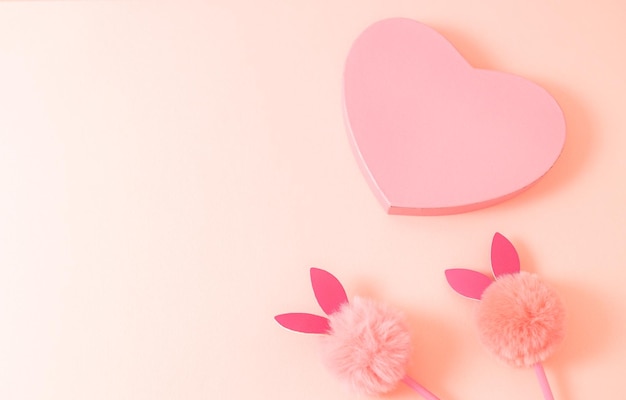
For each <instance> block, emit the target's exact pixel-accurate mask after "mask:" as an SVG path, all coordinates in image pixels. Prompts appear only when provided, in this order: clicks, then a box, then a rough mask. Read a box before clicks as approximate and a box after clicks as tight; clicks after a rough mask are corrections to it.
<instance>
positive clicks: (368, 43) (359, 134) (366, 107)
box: [344, 18, 565, 215]
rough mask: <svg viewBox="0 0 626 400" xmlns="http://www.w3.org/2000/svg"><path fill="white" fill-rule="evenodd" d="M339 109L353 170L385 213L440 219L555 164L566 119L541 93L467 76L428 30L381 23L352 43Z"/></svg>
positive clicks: (466, 68)
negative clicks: (356, 169)
mask: <svg viewBox="0 0 626 400" xmlns="http://www.w3.org/2000/svg"><path fill="white" fill-rule="evenodd" d="M344 105H345V109H346V119H347V125H348V131H349V136H350V140H351V143H352V144H353V146H354V153H355V156H356V158H357V162H358V163H359V164H360V165H361V168H362V170H363V171H364V175H365V177H366V178H367V179H368V181H369V183H370V187H371V188H372V190H373V191H374V193H375V195H376V196H377V198H378V199H379V200H380V202H381V203H382V205H383V207H384V208H385V210H387V212H389V213H390V214H403V215H447V214H456V213H460V212H467V211H472V210H475V209H479V208H482V207H486V206H489V205H492V204H495V203H497V202H499V201H502V200H505V199H508V198H511V197H512V196H513V195H515V194H517V193H519V192H521V191H522V190H524V189H527V188H528V187H529V186H530V185H531V184H533V183H534V182H535V181H536V180H537V179H539V178H541V177H542V176H543V175H544V174H545V173H546V172H548V170H549V169H550V168H551V167H552V165H554V162H555V161H556V160H557V158H558V156H559V154H561V150H562V149H563V145H564V142H565V120H564V118H563V112H562V111H561V109H560V108H559V105H558V104H557V103H556V101H555V100H554V98H553V97H552V96H550V94H549V93H548V92H546V91H545V90H544V89H543V88H541V87H539V86H537V85H536V84H534V83H532V82H530V81H528V80H526V79H523V78H521V77H519V76H516V75H511V74H506V73H503V72H500V71H490V70H485V69H475V68H473V67H472V66H471V65H470V64H469V63H468V62H467V60H465V59H464V58H463V56H461V55H460V54H459V53H458V52H457V50H456V49H455V48H454V46H452V44H451V43H450V42H449V41H447V40H446V39H445V38H444V37H443V36H442V35H440V34H439V33H438V32H437V31H435V30H434V29H432V28H431V27H429V26H426V25H424V24H422V23H420V22H418V21H415V20H411V19H408V18H388V19H384V20H381V21H377V22H375V23H374V24H372V25H371V26H369V27H367V28H366V29H365V30H364V31H363V32H362V33H361V34H360V35H359V36H358V37H357V38H356V39H355V41H354V44H353V45H352V47H351V48H350V51H349V53H348V56H347V60H346V67H345V70H344Z"/></svg>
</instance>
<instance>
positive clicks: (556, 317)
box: [446, 233, 565, 400]
mask: <svg viewBox="0 0 626 400" xmlns="http://www.w3.org/2000/svg"><path fill="white" fill-rule="evenodd" d="M491 269H492V272H493V275H494V277H495V278H496V280H495V281H493V280H491V279H490V278H488V277H487V276H486V275H483V274H481V273H480V272H477V271H472V270H469V269H462V268H457V269H448V270H446V279H447V280H448V283H449V284H450V286H452V288H453V289H454V290H455V291H456V292H457V293H459V294H461V295H463V296H465V297H469V298H471V299H475V300H480V304H479V306H478V310H477V314H476V317H477V319H476V324H477V327H478V334H479V337H480V339H481V341H482V342H483V344H484V345H485V347H487V349H488V350H490V351H491V352H492V353H493V354H495V355H496V356H497V357H498V358H499V359H500V360H502V361H504V362H505V363H507V364H509V365H511V366H515V367H533V368H534V369H535V373H536V374H537V379H538V380H539V385H540V386H541V390H542V392H543V395H544V398H545V399H546V400H552V399H554V397H553V395H552V390H551V389H550V385H549V383H548V380H547V378H546V374H545V371H544V369H543V366H542V364H541V363H542V362H543V361H545V360H546V359H547V358H548V356H550V355H551V354H552V353H553V352H554V350H555V349H556V347H557V346H558V345H559V344H560V343H561V341H562V340H563V338H564V336H565V308H564V306H563V303H562V302H561V300H560V299H559V297H558V295H557V294H556V293H555V292H554V291H553V290H552V289H551V288H550V287H548V286H547V285H546V284H545V283H543V282H542V281H541V279H540V278H539V277H538V276H537V275H535V274H530V273H528V272H524V271H520V261H519V256H518V254H517V251H516V250H515V247H514V246H513V244H511V242H509V241H508V239H507V238H505V237H504V236H502V235H501V234H499V233H496V234H495V235H494V237H493V242H492V244H491Z"/></svg>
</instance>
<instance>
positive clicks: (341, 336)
mask: <svg viewBox="0 0 626 400" xmlns="http://www.w3.org/2000/svg"><path fill="white" fill-rule="evenodd" d="M329 320H330V332H329V333H330V334H329V335H327V336H326V337H324V338H322V357H323V361H324V364H326V366H327V367H328V368H329V369H330V370H331V371H332V372H334V373H335V374H336V375H337V376H338V377H339V379H340V380H341V381H343V382H344V383H346V384H347V385H348V387H349V388H350V389H351V390H353V391H355V392H357V393H362V394H366V395H377V394H382V393H386V392H389V391H390V390H392V389H393V388H394V387H395V386H396V385H397V383H398V382H399V381H400V380H401V379H402V378H404V376H405V374H406V365H407V363H408V360H409V356H410V352H411V338H410V334H409V331H408V328H407V326H406V324H405V322H404V318H403V316H402V315H401V314H400V313H399V312H397V311H395V310H392V309H390V308H388V307H387V306H385V305H382V304H379V303H377V302H374V301H372V300H369V299H364V298H359V297H356V298H354V300H353V301H352V302H351V303H345V304H344V305H343V306H342V308H341V309H340V310H339V311H337V312H335V313H333V314H331V315H330V316H329Z"/></svg>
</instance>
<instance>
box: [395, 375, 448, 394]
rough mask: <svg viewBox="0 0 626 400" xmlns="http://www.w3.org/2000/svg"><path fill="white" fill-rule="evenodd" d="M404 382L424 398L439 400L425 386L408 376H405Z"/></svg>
mask: <svg viewBox="0 0 626 400" xmlns="http://www.w3.org/2000/svg"><path fill="white" fill-rule="evenodd" d="M402 382H404V383H405V384H406V385H407V386H408V387H410V388H411V389H413V390H415V391H416V392H417V393H419V394H420V395H421V396H422V397H423V398H425V399H427V400H439V398H438V397H437V396H435V395H434V394H432V393H431V392H429V391H428V389H426V388H425V387H424V386H422V385H420V384H419V383H417V382H416V381H415V379H413V378H411V377H410V376H408V375H405V376H404V378H402Z"/></svg>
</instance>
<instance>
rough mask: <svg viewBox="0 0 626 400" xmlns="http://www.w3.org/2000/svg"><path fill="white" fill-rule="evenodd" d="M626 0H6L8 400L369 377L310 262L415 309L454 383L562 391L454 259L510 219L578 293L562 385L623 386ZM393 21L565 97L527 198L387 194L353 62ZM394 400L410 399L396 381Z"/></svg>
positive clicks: (0, 111) (484, 389)
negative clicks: (350, 354)
mask: <svg viewBox="0 0 626 400" xmlns="http://www.w3.org/2000/svg"><path fill="white" fill-rule="evenodd" d="M625 14H626V6H624V3H623V2H622V1H618V0H599V1H596V2H588V1H582V0H574V1H556V0H550V1H545V0H541V1H539V0H531V1H528V0H525V1H521V0H512V1H506V2H503V1H500V0H479V1H473V2H468V1H464V0H450V1H445V2H443V1H440V2H433V1H425V0H410V1H409V0H391V1H385V2H376V1H369V0H367V1H353V0H347V1H342V2H336V1H315V2H313V1H299V2H286V1H278V0H270V1H264V2H257V1H243V0H229V1H226V0H211V1H177V2H174V1H167V2H165V1H150V2H143V1H128V2H126V1H111V2H109V1H98V2H54V1H49V2H2V3H0V187H1V188H2V196H0V271H1V274H0V323H1V324H2V329H0V354H1V355H2V363H0V398H2V399H52V400H57V399H59V400H60V399H63V400H65V399H133V400H140V399H150V400H160V399H163V400H165V399H168V400H169V399H207V398H210V399H285V400H286V399H290V400H291V399H294V398H297V399H303V400H306V399H320V398H324V399H328V400H335V399H337V400H339V399H342V400H343V399H347V398H351V397H350V395H348V394H347V393H346V392H345V390H343V388H342V387H341V386H340V385H339V384H338V383H337V382H336V381H335V379H334V377H333V376H331V375H330V374H329V373H328V372H327V371H326V370H325V369H324V367H323V366H322V365H321V363H318V362H313V360H315V358H316V357H318V354H317V346H316V345H315V343H311V340H310V339H311V337H309V336H307V335H295V334H293V333H291V332H288V331H286V330H285V329H282V328H281V327H280V326H279V325H278V324H277V323H276V321H274V319H273V316H274V315H276V314H279V313H281V312H285V311H289V310H297V311H299V312H310V313H318V312H319V307H318V306H317V304H315V301H313V299H312V296H311V287H310V282H309V279H308V276H307V271H308V269H309V268H310V267H319V268H323V269H327V270H330V271H333V273H334V274H336V275H337V276H341V277H342V279H341V282H342V284H343V285H344V287H345V289H346V291H348V292H349V293H351V294H354V295H360V296H368V297H373V298H376V299H379V300H384V301H385V302H386V303H389V304H390V305H392V306H394V307H397V308H399V309H402V310H405V311H406V312H407V314H408V315H407V316H408V319H409V321H411V324H412V325H411V333H412V339H413V343H414V346H415V348H414V351H413V354H412V357H411V359H412V364H411V365H410V367H409V372H410V374H411V376H419V378H420V382H422V383H423V384H424V385H427V386H428V388H429V389H430V390H432V392H433V393H437V395H438V396H439V397H440V398H441V399H444V400H445V399H459V400H461V399H463V400H465V399H467V400H478V399H480V400H484V399H504V398H506V399H512V400H522V399H524V400H528V399H540V398H541V391H540V389H539V387H538V385H537V381H536V377H535V375H534V373H533V371H529V370H523V369H520V370H516V369H512V368H509V367H507V366H504V365H502V364H500V363H499V362H498V361H496V360H494V359H493V358H492V357H491V356H490V355H489V353H488V352H487V351H486V350H485V349H483V348H481V347H480V346H479V345H478V340H477V337H476V335H475V333H474V330H473V329H472V327H473V313H474V308H473V306H472V305H473V303H474V302H470V301H466V300H465V299H463V298H460V297H459V296H458V295H457V294H456V293H454V291H453V290H452V289H450V288H449V287H448V284H447V282H446V280H445V276H444V273H443V271H444V270H445V269H447V268H454V267H464V268H471V269H482V268H483V266H488V265H489V253H488V245H487V249H486V245H485V243H489V240H490V239H491V238H492V236H493V234H494V232H501V233H502V234H504V235H505V236H506V237H507V238H508V239H510V240H511V242H513V243H515V247H516V248H517V251H518V253H519V256H520V262H521V265H522V269H523V270H525V271H529V272H534V273H538V274H540V275H541V277H542V279H544V280H545V281H546V282H547V283H549V284H550V285H551V286H553V287H554V288H555V289H556V290H557V291H558V292H559V294H560V295H561V296H562V298H563V300H564V303H565V306H566V308H567V311H568V319H567V336H566V338H565V341H564V342H563V344H562V346H561V348H560V349H558V350H557V351H556V353H555V354H554V355H553V356H552V357H551V358H550V359H549V360H548V361H547V362H546V363H545V365H544V367H545V371H546V374H547V377H548V379H549V381H550V384H551V385H552V389H553V392H554V396H555V398H556V399H568V400H578V399H593V398H604V399H614V398H620V396H621V393H622V392H623V388H622V386H623V385H622V382H621V379H622V375H623V366H624V360H626V340H625V339H624V338H625V337H626V297H625V296H624V292H623V288H624V287H626V273H625V272H624V271H625V269H624V265H625V263H626V246H624V237H626V211H625V209H624V204H626V187H625V185H624V182H626V161H625V160H626V157H624V150H625V149H626V135H624V132H626V114H625V113H624V104H625V103H626V101H625V100H626V97H625V93H626V75H625V74H624V71H625V70H626V54H625V53H624V52H623V51H622V48H623V47H624V43H623V42H624V38H625V37H626V26H625V25H624V23H623V21H624V15H625ZM388 17H407V18H412V19H416V20H419V21H422V22H424V23H426V24H428V25H429V26H432V27H433V28H435V29H436V30H437V31H439V32H441V33H442V35H444V37H446V39H448V40H449V41H450V42H451V43H452V44H453V45H454V46H455V48H457V49H458V50H459V52H460V53H461V54H462V55H463V56H464V57H465V58H466V59H467V60H468V62H469V63H470V64H471V65H473V66H474V67H476V68H484V69H494V70H499V71H506V72H509V73H513V74H516V75H519V76H521V77H524V78H527V79H529V80H531V81H533V82H536V83H538V84H539V85H540V86H542V87H544V88H545V89H546V90H547V91H548V92H550V93H551V94H552V95H553V96H554V97H555V99H556V100H557V102H558V103H559V105H560V106H561V108H562V110H563V113H564V115H565V120H566V124H567V133H568V137H567V140H566V143H565V148H564V150H563V153H562V154H561V157H560V158H559V159H558V161H557V162H556V164H555V165H554V167H553V168H552V169H551V170H550V171H549V172H548V173H547V174H546V175H545V176H544V177H543V178H542V179H540V180H539V181H538V182H537V183H536V184H535V185H534V186H533V187H531V188H530V189H529V190H527V191H525V192H523V193H521V194H520V195H518V196H516V197H514V198H512V199H510V200H508V201H506V202H503V203H500V204H498V205H495V206H493V207H489V208H485V209H481V210H478V211H474V212H470V213H466V214H459V215H450V216H442V217H407V216H390V215H387V214H386V213H385V212H384V210H382V209H381V207H380V205H379V204H378V202H377V201H376V199H375V198H374V196H372V193H371V191H370V189H369V188H368V186H367V184H366V182H365V180H364V179H363V176H362V175H361V172H360V170H359V167H358V166H357V163H356V162H355V160H354V156H353V154H352V152H351V148H350V143H349V141H348V139H347V135H346V132H345V126H344V121H343V115H342V98H341V97H342V96H341V87H342V72H343V66H344V61H345V57H346V55H347V52H348V50H349V48H350V45H351V43H352V41H353V40H354V38H355V37H356V36H357V35H358V34H359V33H360V32H361V31H362V30H363V29H365V28H366V27H367V26H369V25H370V24H371V23H373V22H375V21H377V20H380V19H383V18H388ZM386 398H389V399H412V398H416V397H415V394H414V393H413V392H412V391H411V390H410V389H408V388H399V389H398V390H397V391H396V392H394V393H392V394H390V395H389V396H387V397H386Z"/></svg>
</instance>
